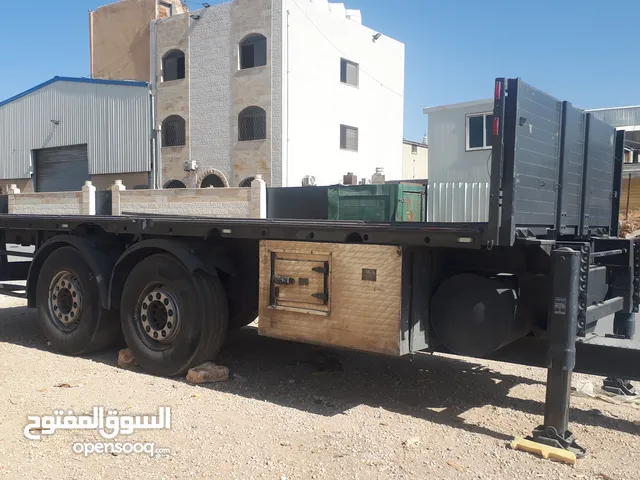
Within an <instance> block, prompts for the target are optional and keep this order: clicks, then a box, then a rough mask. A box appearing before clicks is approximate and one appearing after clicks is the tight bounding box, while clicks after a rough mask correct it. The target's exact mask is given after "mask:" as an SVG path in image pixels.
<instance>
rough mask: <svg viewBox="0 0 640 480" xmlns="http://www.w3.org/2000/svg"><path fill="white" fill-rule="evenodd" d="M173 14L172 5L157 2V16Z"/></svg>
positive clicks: (162, 16) (163, 16)
mask: <svg viewBox="0 0 640 480" xmlns="http://www.w3.org/2000/svg"><path fill="white" fill-rule="evenodd" d="M172 15H173V5H172V4H171V3H168V2H158V17H160V18H167V17H170V16H172Z"/></svg>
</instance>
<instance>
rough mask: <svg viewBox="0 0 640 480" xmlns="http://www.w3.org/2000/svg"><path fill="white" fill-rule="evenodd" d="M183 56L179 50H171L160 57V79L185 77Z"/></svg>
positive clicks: (164, 80)
mask: <svg viewBox="0 0 640 480" xmlns="http://www.w3.org/2000/svg"><path fill="white" fill-rule="evenodd" d="M185 65H186V64H185V58H184V52H182V51H181V50H171V51H170V52H168V53H167V54H166V55H165V56H164V57H162V81H163V82H170V81H171V80H180V79H182V78H184V77H185V73H186V68H185Z"/></svg>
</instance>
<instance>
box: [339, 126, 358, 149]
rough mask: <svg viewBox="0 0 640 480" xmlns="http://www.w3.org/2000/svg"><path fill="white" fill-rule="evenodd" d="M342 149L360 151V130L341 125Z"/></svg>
mask: <svg viewBox="0 0 640 480" xmlns="http://www.w3.org/2000/svg"><path fill="white" fill-rule="evenodd" d="M340 148H341V149H342V150H351V151H354V152H357V151H358V129H357V128H356V127H350V126H348V125H340Z"/></svg>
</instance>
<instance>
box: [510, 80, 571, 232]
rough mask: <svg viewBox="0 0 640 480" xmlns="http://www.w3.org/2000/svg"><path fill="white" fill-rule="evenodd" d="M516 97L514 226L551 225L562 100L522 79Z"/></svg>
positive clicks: (556, 180)
mask: <svg viewBox="0 0 640 480" xmlns="http://www.w3.org/2000/svg"><path fill="white" fill-rule="evenodd" d="M517 97H518V98H517V111H516V119H515V120H516V138H515V153H514V182H513V191H514V194H513V208H514V211H513V219H514V222H515V225H516V226H517V227H520V226H524V227H528V228H532V229H533V228H535V227H542V228H553V227H554V225H555V223H556V209H557V197H558V195H557V183H558V177H559V166H560V130H561V128H560V127H561V114H562V103H561V102H559V101H558V100H556V99H555V98H553V97H551V96H550V95H547V94H546V93H543V92H541V91H540V90H538V89H536V88H533V87H531V86H530V85H527V84H526V83H524V82H522V81H520V82H519V85H518V94H517Z"/></svg>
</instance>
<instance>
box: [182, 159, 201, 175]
mask: <svg viewBox="0 0 640 480" xmlns="http://www.w3.org/2000/svg"><path fill="white" fill-rule="evenodd" d="M197 168H198V163H197V162H196V161H195V160H187V161H186V162H184V171H185V172H194V171H195V170H196V169H197Z"/></svg>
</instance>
